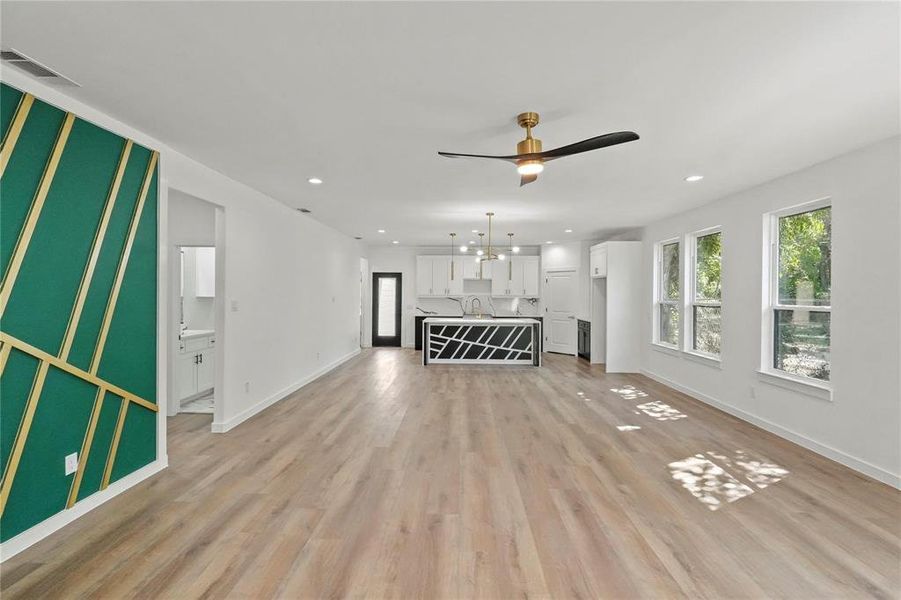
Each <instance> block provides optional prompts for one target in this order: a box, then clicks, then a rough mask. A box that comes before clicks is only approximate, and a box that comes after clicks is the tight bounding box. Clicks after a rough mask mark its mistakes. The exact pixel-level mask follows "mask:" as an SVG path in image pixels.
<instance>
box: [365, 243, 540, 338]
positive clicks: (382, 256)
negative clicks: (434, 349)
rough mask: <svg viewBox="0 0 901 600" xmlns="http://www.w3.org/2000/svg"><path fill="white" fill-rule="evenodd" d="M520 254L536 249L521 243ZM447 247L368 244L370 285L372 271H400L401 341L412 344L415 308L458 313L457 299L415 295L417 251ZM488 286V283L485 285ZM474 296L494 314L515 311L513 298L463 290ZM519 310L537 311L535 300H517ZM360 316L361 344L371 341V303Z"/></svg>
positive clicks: (428, 252)
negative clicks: (362, 333)
mask: <svg viewBox="0 0 901 600" xmlns="http://www.w3.org/2000/svg"><path fill="white" fill-rule="evenodd" d="M520 253H521V255H522V256H534V255H537V254H538V249H537V248H536V247H532V246H523V247H522V249H521V252H520ZM447 254H450V249H449V248H446V247H440V246H438V247H433V246H371V247H370V248H369V279H370V282H369V286H370V287H371V285H372V281H371V279H372V273H401V274H402V279H403V286H402V288H403V289H402V291H401V296H402V303H403V306H402V309H401V345H403V346H404V347H408V348H412V347H413V345H414V341H415V335H416V334H415V331H414V329H413V328H414V325H415V317H416V315H423V314H425V313H423V312H422V311H420V310H417V307H418V308H421V309H423V310H427V311H435V312H437V313H438V314H440V315H459V314H462V308H461V305H460V302H458V301H457V300H453V299H449V298H417V297H416V257H417V256H420V255H447ZM467 259H469V260H474V258H473V257H471V256H467ZM486 289H490V286H486ZM471 295H473V296H475V297H477V298H479V300H480V301H481V303H482V308H483V310H485V311H486V312H489V311H491V307H492V305H493V307H494V314H497V315H513V314H514V313H515V311H516V306H515V305H514V301H513V299H510V298H491V297H490V294H487V293H486V294H469V293H467V294H466V297H469V296H471ZM517 305H518V307H519V312H520V313H521V314H523V315H538V314H539V306H538V304H537V303H536V304H530V303H528V302H525V301H520V302H518V303H517ZM363 319H364V326H363V328H364V335H365V339H364V341H363V345H364V346H371V345H372V305H371V300H370V301H369V304H368V306H367V307H366V310H365V311H364V313H363Z"/></svg>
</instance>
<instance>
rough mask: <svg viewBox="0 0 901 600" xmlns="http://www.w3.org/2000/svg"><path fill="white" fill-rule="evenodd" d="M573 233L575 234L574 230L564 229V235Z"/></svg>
mask: <svg viewBox="0 0 901 600" xmlns="http://www.w3.org/2000/svg"><path fill="white" fill-rule="evenodd" d="M572 232H573V230H572V229H564V230H563V233H572Z"/></svg>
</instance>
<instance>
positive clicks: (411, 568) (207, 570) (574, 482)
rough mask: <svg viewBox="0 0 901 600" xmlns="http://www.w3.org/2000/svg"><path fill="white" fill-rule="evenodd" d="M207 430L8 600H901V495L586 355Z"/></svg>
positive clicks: (407, 371)
mask: <svg viewBox="0 0 901 600" xmlns="http://www.w3.org/2000/svg"><path fill="white" fill-rule="evenodd" d="M630 386H631V387H630ZM653 402H662V403H665V404H666V405H668V407H669V408H667V407H664V406H660V405H659V404H658V405H654V404H650V405H648V403H653ZM638 405H642V407H643V409H644V410H642V408H637V407H638ZM674 411H677V412H674ZM680 415H681V416H680ZM209 423H210V416H209V415H181V416H178V417H176V418H174V419H171V420H170V426H169V461H170V468H169V469H167V470H166V471H164V472H162V473H160V474H158V475H156V476H155V477H153V478H152V479H150V480H148V481H146V482H144V483H142V484H141V485H139V486H137V487H135V488H134V489H132V490H130V491H129V492H127V493H125V494H123V495H121V496H119V497H117V498H115V499H114V500H112V501H110V502H109V503H107V504H106V505H104V506H102V507H101V508H99V509H98V510H96V511H94V512H92V513H90V514H88V515H87V516H85V517H84V518H82V519H80V520H79V521H77V522H76V523H74V524H72V525H71V526H69V527H68V528H66V529H64V530H63V531H61V532H59V533H57V534H55V535H53V536H51V537H50V538H48V539H47V540H44V541H43V542H41V543H40V544H38V545H36V546H34V547H32V548H30V549H28V550H27V551H25V552H23V553H22V554H20V555H18V556H16V557H14V558H12V559H10V560H9V561H7V562H6V563H5V564H4V565H3V566H2V595H3V598H4V600H11V599H13V598H40V597H106V598H127V597H142V598H178V599H182V598H195V597H207V598H223V597H234V598H270V597H282V598H323V597H328V598H332V597H344V596H354V597H364V596H365V597H369V598H388V597H411V598H491V599H508V598H517V597H553V598H675V597H692V598H762V597H776V598H829V597H833V598H855V597H877V598H878V597H882V598H898V597H899V594H901V580H899V579H901V572H899V558H901V555H899V543H901V542H899V536H901V521H899V517H901V493H899V492H897V491H896V490H893V489H892V488H890V487H888V486H886V485H883V484H880V483H877V482H875V481H873V480H871V479H868V478H866V477H863V476H861V475H858V474H856V473H855V472H853V471H851V470H849V469H847V468H845V467H842V466H840V465H838V464H836V463H833V462H831V461H829V460H826V459H825V458H822V457H820V456H818V455H816V454H813V453H811V452H808V451H806V450H804V449H802V448H800V447H798V446H795V445H793V444H791V443H789V442H786V441H784V440H782V439H780V438H777V437H775V436H773V435H770V434H768V433H766V432H764V431H762V430H760V429H757V428H755V427H753V426H751V425H748V424H746V423H744V422H742V421H739V420H737V419H735V418H732V417H730V416H728V415H726V414H724V413H721V412H719V411H716V410H714V409H712V408H710V407H708V406H706V405H704V404H701V403H699V402H696V401H694V400H691V399H689V398H687V397H686V396H684V395H682V394H679V393H677V392H674V391H672V390H670V389H668V388H666V387H664V386H662V385H659V384H657V383H655V382H652V381H650V380H648V379H646V378H644V377H641V376H636V375H606V374H604V372H603V369H602V368H600V367H597V366H593V367H589V366H588V365H587V364H585V363H584V362H582V361H578V360H577V359H574V358H570V357H563V356H556V355H546V356H545V366H544V367H542V368H539V369H535V368H531V367H482V366H475V367H470V366H439V365H435V366H430V367H422V366H420V365H419V354H418V353H414V352H413V351H410V350H400V349H379V350H368V351H364V353H363V354H362V355H361V356H360V357H358V358H356V359H354V360H353V361H351V362H350V363H348V364H347V365H345V366H343V367H341V368H340V369H338V370H336V371H334V372H332V373H331V374H329V375H327V376H325V377H323V378H321V379H319V380H317V381H315V382H314V383H312V384H310V385H308V386H306V387H305V388H303V389H302V390H301V391H299V392H298V393H296V394H294V395H293V396H292V397H291V398H288V399H286V400H284V401H282V402H280V403H278V404H276V405H275V406H273V407H272V408H270V409H268V410H266V411H265V412H263V413H262V414H260V415H258V416H257V417H255V418H254V419H252V420H250V421H248V422H247V423H244V424H242V425H241V426H240V427H238V428H236V429H234V430H233V431H231V432H230V433H228V434H225V435H213V434H211V433H209ZM629 427H633V428H634V427H640V429H628V428H629ZM620 428H626V429H620ZM697 455H699V456H697ZM705 461H710V462H709V463H708V462H705ZM671 464H672V465H673V466H672V467H671V466H670V465H671ZM704 467H706V470H705V469H704ZM692 469H696V470H698V472H699V473H700V472H701V471H703V474H701V480H700V482H699V483H700V485H694V484H693V483H692V481H693V479H692V478H693V477H695V475H696V474H695V473H693V472H692ZM673 471H675V473H676V475H677V476H678V477H680V479H674V477H673ZM777 480H778V481H777ZM683 483H685V484H689V485H690V486H691V487H692V489H693V490H694V491H695V493H696V494H697V496H701V497H706V498H708V503H705V502H702V501H701V500H700V499H699V498H698V497H696V495H694V494H692V493H691V492H690V491H689V489H687V488H686V487H684V486H683ZM695 483H697V482H695ZM764 485H765V487H761V486H764ZM730 495H731V496H730ZM727 497H738V499H736V500H735V501H733V502H725V499H726V498H727ZM709 498H714V499H716V498H719V499H721V500H723V502H722V503H721V504H720V505H716V504H712V503H709V502H711V501H710V500H709ZM711 506H714V507H716V509H715V510H712V509H711V508H710V507H711Z"/></svg>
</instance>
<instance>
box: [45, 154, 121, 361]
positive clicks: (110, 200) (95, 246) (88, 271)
mask: <svg viewBox="0 0 901 600" xmlns="http://www.w3.org/2000/svg"><path fill="white" fill-rule="evenodd" d="M131 146H132V141H131V140H127V141H126V142H125V147H124V148H123V149H122V156H120V157H119V166H118V167H117V168H116V174H115V177H114V178H113V182H112V185H111V186H110V190H109V195H108V196H107V199H106V205H105V206H104V208H103V216H102V217H101V218H100V224H99V225H98V227H97V233H96V234H94V241H93V243H92V245H91V254H90V256H89V258H88V262H87V264H86V265H85V269H84V274H83V275H82V277H81V284H80V285H79V286H78V296H77V297H76V300H75V305H74V306H73V307H72V315H71V316H70V317H69V324H68V325H67V326H66V335H65V336H64V337H63V344H62V347H61V348H60V350H59V357H60V358H61V359H62V360H68V358H69V352H70V351H71V350H72V342H73V341H74V340H75V332H76V330H77V329H78V321H79V320H80V319H81V311H82V310H83V309H84V303H85V299H86V298H87V296H88V290H89V289H90V287H91V279H93V277H94V269H95V268H96V267H97V259H98V258H99V257H100V249H101V248H102V247H103V239H104V238H105V237H106V229H107V226H108V225H109V220H110V215H112V213H113V207H114V206H115V205H116V197H117V196H118V195H119V186H120V185H121V184H122V176H123V175H124V174H125V165H126V164H127V163H128V155H129V154H131Z"/></svg>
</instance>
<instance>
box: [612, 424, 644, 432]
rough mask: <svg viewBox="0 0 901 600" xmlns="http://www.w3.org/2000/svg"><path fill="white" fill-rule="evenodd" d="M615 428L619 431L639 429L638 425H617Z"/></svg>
mask: <svg viewBox="0 0 901 600" xmlns="http://www.w3.org/2000/svg"><path fill="white" fill-rule="evenodd" d="M616 428H617V429H619V430H620V431H635V430H637V429H641V427H639V426H638V425H617V426H616Z"/></svg>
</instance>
